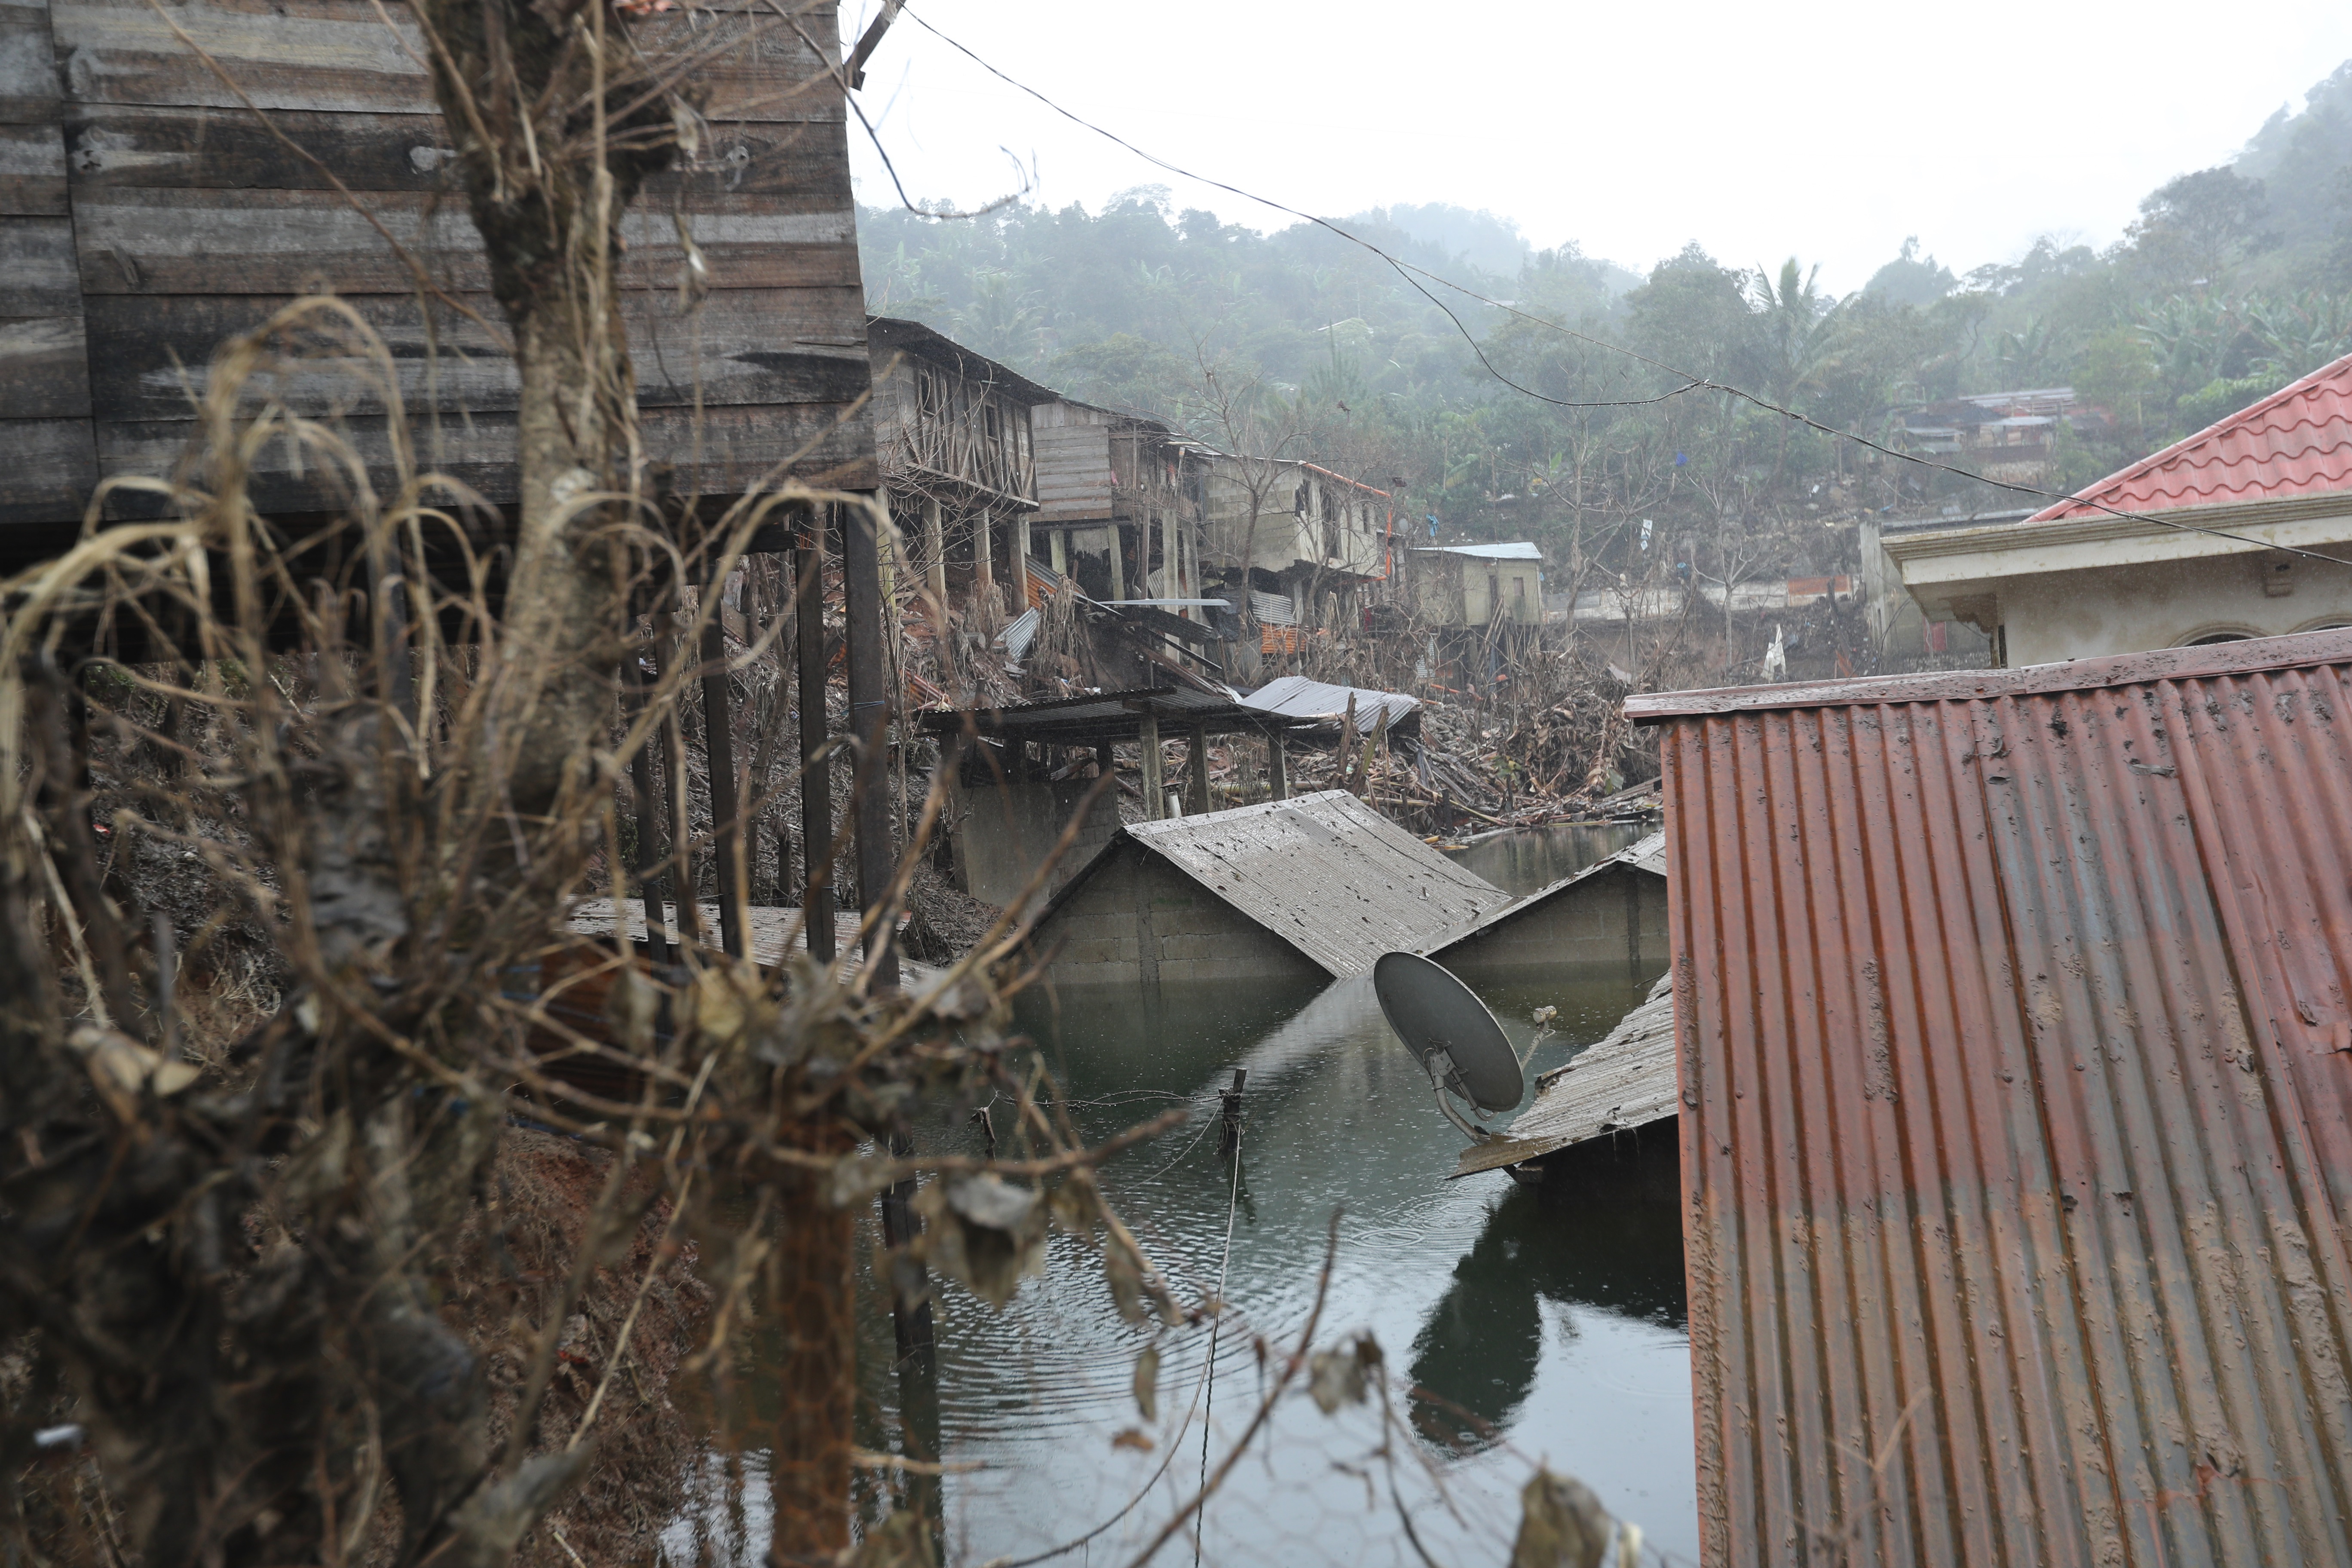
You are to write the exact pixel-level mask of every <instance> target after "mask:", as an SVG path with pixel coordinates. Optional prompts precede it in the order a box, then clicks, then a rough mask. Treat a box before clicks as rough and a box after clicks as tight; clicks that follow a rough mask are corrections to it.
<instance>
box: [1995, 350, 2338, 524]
mask: <svg viewBox="0 0 2352 1568" xmlns="http://www.w3.org/2000/svg"><path fill="white" fill-rule="evenodd" d="M2336 490H2352V354H2347V355H2346V356H2345V357H2344V358H2342V359H2339V360H2337V361H2336V362H2335V363H2332V364H2325V365H2322V366H2320V367H2319V369H2317V370H2315V371H2314V372H2312V373H2311V374H2309V375H2306V376H2305V377H2304V378H2303V379H2302V380H2301V381H2298V382H2296V383H2294V384H2293V385H2291V386H2286V387H2283V388H2281V389H2280V390H2279V391H2277V392H2274V393H2273V394H2271V395H2269V396H2268V397H2265V398H2263V399H2262V400H2261V401H2260V402H2258V403H2255V404H2253V405H2251V406H2249V407H2246V408H2242V409H2240V410H2239V411H2238V412H2237V413H2235V414H2232V415H2231V416H2229V417H2228V418H2226V419H2223V420H2221V421H2220V422H2219V423H2217V424H2214V425H2210V426H2207V427H2206V428H2204V429H2202V430H2200V431H2199V432H2197V434H2195V435H2194V436H2191V437H2189V438H2188V439H2186V440H2183V441H2177V442H2175V443H2173V444H2172V445H2171V446H2169V447H2166V448H2165V449H2164V450H2163V451H2161V452H2158V453H2157V454H2155V455H2154V456H2152V457H2147V458H2141V459H2140V460H2139V461H2138V462H2137V463H2134V464H2132V465H2131V466H2130V467H2129V468H2124V469H2121V470H2119V471H2117V472H2116V473H2114V474H2111V475H2109V476H2108V477H2107V478H2105V479H2101V480H2100V481H2099V482H2098V483H2097V484H2095V485H2093V486H2092V487H2091V488H2090V489H2086V490H2084V491H2083V492H2082V500H2067V501H2060V502H2059V503H2058V504H2056V505H2055V506H2051V507H2047V508H2044V509H2043V510H2041V511H2038V512H2036V513H2034V515H2033V517H2032V521H2035V522H2052V521H2057V520H2059V519H2061V518H2070V517H2097V516H2101V515H2104V513H2105V510H2107V509H2109V508H2112V509H2114V510H2118V511H2169V510H2174V509H2176V508H2179V507H2192V506H2222V505H2228V504H2231V503H2237V504H2243V503H2245V502H2248V501H2259V500H2275V499H2278V498H2281V497H2285V496H2309V495H2318V494H2324V493H2326V492H2330V491H2336ZM2090 502H2097V503H2098V504H2097V505H2091V504H2087V503H2090Z"/></svg>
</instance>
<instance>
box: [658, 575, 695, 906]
mask: <svg viewBox="0 0 2352 1568" xmlns="http://www.w3.org/2000/svg"><path fill="white" fill-rule="evenodd" d="M666 621H667V616H658V615H657V616H655V617H654V639H653V645H652V647H650V648H649V649H647V653H648V655H649V657H650V658H652V659H653V663H654V684H655V685H656V686H659V685H660V684H661V683H662V644H663V642H664V641H665V640H666V639H665V637H664V635H663V634H664V633H665V631H666V630H667V626H666V625H665V622H666ZM660 733H661V739H662V773H663V775H664V777H665V779H666V780H667V783H668V784H669V792H668V793H669V801H668V804H669V847H670V872H669V892H670V901H671V902H672V904H674V905H675V906H676V908H677V938H678V941H679V942H684V943H692V944H697V945H698V944H699V943H700V942H701V941H702V905H701V902H700V901H699V900H698V898H697V896H696V894H697V888H696V885H695V877H694V849H693V844H694V820H693V817H692V816H691V815H690V814H689V811H688V794H689V793H690V789H689V785H688V782H687V781H688V776H689V775H688V771H687V766H686V739H685V737H684V736H682V735H680V734H679V733H678V728H677V705H676V704H672V705H671V707H670V709H669V710H668V711H667V712H666V713H664V714H663V715H662V721H661V731H660Z"/></svg>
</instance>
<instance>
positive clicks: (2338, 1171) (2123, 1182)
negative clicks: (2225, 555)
mask: <svg viewBox="0 0 2352 1568" xmlns="http://www.w3.org/2000/svg"><path fill="white" fill-rule="evenodd" d="M1627 707H1628V710H1629V712H1630V713H1631V715H1632V716H1633V718H1634V719H1635V720H1636V721H1639V722H1643V723H1650V724H1657V725H1660V726H1662V729H1663V733H1662V734H1661V737H1660V741H1661V745H1660V752H1661V757H1662V761H1663V763H1664V777H1665V792H1664V793H1665V803H1666V820H1667V824H1668V832H1669V835H1670V837H1669V841H1668V846H1667V849H1668V861H1667V875H1668V878H1669V879H1670V882H1671V885H1672V889H1673V900H1672V907H1673V921H1674V936H1675V954H1676V963H1677V966H1678V967H1677V980H1678V984H1679V991H1678V994H1677V996H1676V1007H1675V1031H1676V1037H1677V1038H1676V1047H1677V1057H1678V1063H1679V1073H1680V1077H1679V1084H1680V1089H1681V1106H1680V1110H1679V1112H1678V1117H1677V1120H1678V1124H1679V1128H1680V1131H1681V1143H1682V1149H1683V1160H1682V1167H1683V1173H1682V1186H1683V1215H1684V1235H1685V1241H1686V1247H1687V1249H1688V1268H1689V1279H1690V1337H1691V1359H1692V1378H1693V1383H1694V1385H1695V1388H1696V1401H1697V1432H1698V1494H1699V1495H1698V1517H1699V1520H1700V1528H1701V1531H1702V1549H1703V1555H1702V1560H1703V1561H1704V1562H1706V1563H1710V1564H1725V1563H1787V1564H1792V1565H1793V1564H1796V1563H1811V1562H1819V1561H1821V1560H1822V1556H1823V1554H1824V1552H1832V1548H1830V1547H1828V1546H1827V1545H1825V1543H1827V1542H1834V1543H1835V1546H1834V1548H1833V1552H1832V1554H1834V1555H1836V1556H1838V1557H1840V1558H1841V1559H1843V1560H1850V1561H1853V1562H1861V1563H1884V1564H1888V1565H1890V1568H1902V1565H1906V1564H1947V1563H1972V1564H1973V1563H1981V1564H1995V1563H2106V1564H2115V1565H2116V1568H2131V1565H2136V1564H2147V1565H2150V1568H2153V1565H2154V1564H2158V1563H2162V1564H2180V1563H2346V1562H2352V1383H2347V1376H2346V1368H2347V1365H2352V1232H2347V1227H2346V1226H2345V1216H2346V1215H2347V1214H2352V1006H2347V997H2352V942H2347V938H2346V934H2345V933H2346V932H2347V931H2352V788H2347V784H2346V781H2347V779H2352V632H2343V631H2335V632H2320V633H2313V634H2309V635H2305V636H2299V637H2273V638H2268V639H2263V640H2256V641H2245V642H2236V643H2229V644H2224V645H2221V646H2219V647H2189V648H2173V649H2168V650H2165V651H2162V652H2157V653H2144V654H2134V655H2128V656H2125V657H2120V658H2093V659H2077V660H2074V661H2073V662H2071V663H2066V664H2057V665H2040V666H2034V667H2031V668H2023V669H2000V670H1974V671H1967V672H1961V673H1954V674H1942V675H1933V676H1896V677H1892V678H1885V679H1874V680H1861V681H1840V682H1820V683H1814V684H1810V685H1803V686H1784V687H1758V688H1749V689H1738V690H1724V691H1683V692H1672V693H1661V694H1654V695H1649V696H1642V697H1636V698H1633V699H1632V700H1630V701H1629V702H1628V704H1627ZM1685 965H1686V966H1687V967H1686V969H1685V968H1684V967H1683V966H1685Z"/></svg>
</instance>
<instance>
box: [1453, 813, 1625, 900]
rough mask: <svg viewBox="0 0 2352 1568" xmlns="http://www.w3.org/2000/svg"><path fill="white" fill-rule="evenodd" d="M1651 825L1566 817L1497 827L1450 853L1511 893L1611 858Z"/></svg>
mask: <svg viewBox="0 0 2352 1568" xmlns="http://www.w3.org/2000/svg"><path fill="white" fill-rule="evenodd" d="M1645 831H1647V829H1645V828H1643V827H1640V826H1633V825H1630V824H1629V825H1618V826H1607V827H1579V826H1570V824H1568V823H1564V822H1561V823H1554V824H1552V825H1551V826H1549V827H1522V828H1517V829H1515V830H1513V831H1511V832H1508V833H1497V834H1495V835H1494V836H1493V837H1487V838H1481V839H1479V840H1478V841H1477V842H1476V843H1475V844H1465V845H1464V846H1463V847H1461V848H1459V849H1450V850H1448V851H1446V853H1447V854H1448V855H1450V856H1451V857H1452V858H1454V859H1455V860H1456V861H1459V862H1460V863H1461V864H1462V865H1464V866H1466V867H1468V868H1470V869H1471V870H1473V871H1475V872H1476V873H1477V874H1478V875H1479V876H1481V877H1484V878H1486V880H1488V881H1490V882H1492V883H1494V884H1495V886H1496V887H1498V888H1500V889H1503V890H1504V891H1505V892H1507V893H1532V892H1534V891H1535V890H1536V889H1538V888H1548V887H1549V886H1550V885H1551V884H1552V883H1554V882H1557V881H1559V879H1561V878H1562V877H1566V876H1569V875H1570V874H1572V873H1574V872H1578V871H1581V870H1583V869H1584V868H1586V867H1587V866H1590V865H1591V864H1592V863H1593V862H1594V861H1596V860H1603V859H1606V858H1609V857H1610V856H1612V855H1614V854H1616V853H1617V851H1619V850H1620V849H1622V848H1624V847H1626V846H1627V845H1629V844H1632V843H1633V841H1634V840H1636V839H1638V838H1640V837H1642V835H1643V833H1644V832H1645Z"/></svg>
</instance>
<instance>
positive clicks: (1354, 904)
mask: <svg viewBox="0 0 2352 1568" xmlns="http://www.w3.org/2000/svg"><path fill="white" fill-rule="evenodd" d="M1121 831H1123V832H1124V833H1125V834H1126V835H1127V836H1128V837H1130V838H1132V839H1133V840H1134V841H1135V842H1136V843H1138V844H1139V845H1141V846H1142V847H1144V848H1146V849H1147V850H1150V852H1152V853H1153V854H1156V855H1160V856H1162V857H1164V858H1166V859H1167V860H1168V861H1169V863H1170V864H1171V865H1173V866H1175V867H1176V868H1179V869H1180V870H1181V871H1182V872H1183V873H1184V874H1185V875H1186V876H1188V877H1191V878H1192V879H1193V880H1194V881H1196V882H1198V883H1200V884H1201V885H1202V887H1203V888H1206V889H1209V890H1210V891H1211V892H1213V893H1214V894H1216V895H1217V897H1219V898H1220V899H1223V900H1225V902H1227V903H1229V904H1231V905H1232V906H1233V907H1234V909H1236V910H1240V911H1241V912H1242V913H1243V914H1244V915H1247V916H1248V917H1249V918H1250V919H1251V920H1253V921H1256V922H1257V923H1258V924H1260V925H1262V926H1264V927H1265V929H1266V930H1267V931H1271V932H1273V933H1275V934H1276V935H1277V936H1279V937H1281V938H1282V940H1283V941H1285V942H1288V943H1290V944H1291V945H1292V946H1293V947H1295V948H1297V950H1298V951H1299V952H1302V953H1304V954H1306V955H1307V957H1308V958H1309V959H1311V960H1313V961H1314V962H1315V963H1318V964H1320V965H1321V966H1322V967H1323V968H1324V969H1325V970H1326V971H1327V972H1328V973H1331V974H1332V975H1334V976H1339V977H1345V976H1347V975H1350V974H1369V973H1371V968H1372V963H1373V961H1374V960H1376V959H1378V958H1379V957H1380V955H1381V954H1382V953H1384V952H1392V951H1396V950H1399V949H1402V950H1406V951H1411V950H1412V949H1414V948H1417V947H1419V946H1421V945H1422V943H1423V942H1428V941H1429V940H1431V939H1432V938H1433V937H1434V936H1435V935H1437V934H1438V933H1439V932H1440V931H1445V930H1447V929H1448V928H1450V927H1453V926H1457V925H1462V924H1465V923H1467V922H1468V921H1474V920H1475V919H1477V918H1478V917H1479V916H1480V915H1482V914H1484V913H1485V912H1486V910H1490V909H1493V908H1494V907H1495V906H1496V905H1497V904H1501V903H1504V902H1506V901H1507V900H1508V899H1509V897H1510V895H1509V894H1507V893H1506V892H1504V891H1503V889H1500V888H1497V887H1496V886H1495V885H1494V884H1493V883H1491V882H1488V881H1486V879H1484V878H1481V877H1479V876H1477V875H1475V873H1473V872H1471V871H1470V870H1468V869H1466V868H1464V867H1462V866H1459V865H1457V864H1455V863H1454V861H1452V860H1449V859H1447V858H1445V857H1444V856H1443V855H1441V854H1439V853H1438V852H1437V851H1436V850H1434V849H1433V848H1431V847H1429V846H1428V845H1426V844H1423V842H1422V841H1421V840H1420V839H1418V838H1415V837H1413V836H1412V834H1410V833H1407V832H1406V831H1405V830H1404V829H1402V828H1401V827H1399V826H1396V824H1394V823H1392V822H1391V821H1389V819H1388V818H1386V817H1384V816H1381V814H1380V813H1378V812H1376V811H1374V810H1373V809H1372V808H1371V807H1370V806H1368V805H1365V804H1364V803H1363V802H1362V801H1360V800H1358V799H1357V798H1356V797H1355V796H1354V795H1349V794H1348V793H1347V792H1346V791H1345V790H1336V789H1334V790H1323V791H1320V792H1318V793H1317V794H1314V795H1299V796H1297V797H1295V798H1294V799H1290V800H1276V801H1266V802H1264V803H1262V804H1260V805H1241V806H1235V807H1234V808H1233V809H1231V810H1229V811H1213V812H1207V813H1203V814H1202V815H1201V816H1182V817H1176V818H1173V819H1171V820H1168V821H1164V822H1134V823H1129V825H1128V826H1126V827H1125V828H1124V829H1122V830H1121ZM1073 885H1074V886H1075V884H1073ZM1068 891H1069V889H1064V894H1066V893H1067V892H1068Z"/></svg>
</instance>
